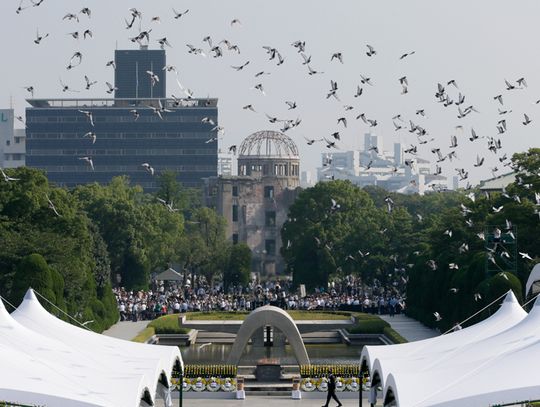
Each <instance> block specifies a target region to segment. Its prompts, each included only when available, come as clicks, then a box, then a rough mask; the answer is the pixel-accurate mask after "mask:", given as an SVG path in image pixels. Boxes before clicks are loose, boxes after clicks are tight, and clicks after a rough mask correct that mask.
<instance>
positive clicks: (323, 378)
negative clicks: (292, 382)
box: [300, 365, 369, 392]
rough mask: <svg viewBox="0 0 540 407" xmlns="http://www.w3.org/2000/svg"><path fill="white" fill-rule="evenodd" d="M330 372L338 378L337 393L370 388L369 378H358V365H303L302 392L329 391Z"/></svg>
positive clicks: (301, 368) (301, 371) (301, 370)
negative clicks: (328, 377)
mask: <svg viewBox="0 0 540 407" xmlns="http://www.w3.org/2000/svg"><path fill="white" fill-rule="evenodd" d="M330 370H332V373H333V374H334V375H335V376H336V391H359V390H360V386H361V385H362V387H363V388H364V389H366V388H367V387H369V377H368V376H364V377H363V378H359V377H358V375H359V374H360V367H359V366H357V365H302V366H300V375H301V377H302V379H301V382H300V388H301V389H302V391H305V392H311V391H315V390H318V391H321V392H325V391H327V390H328V379H327V376H328V375H329V374H330Z"/></svg>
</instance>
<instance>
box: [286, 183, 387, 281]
mask: <svg viewBox="0 0 540 407" xmlns="http://www.w3.org/2000/svg"><path fill="white" fill-rule="evenodd" d="M381 222H382V216H381V212H380V210H378V209H377V208H375V206H374V205H373V201H372V200H371V198H370V196H369V195H368V194H367V193H366V192H365V191H362V190H361V189H360V188H358V187H356V186H354V185H353V184H351V183H350V182H348V181H332V182H320V183H318V184H317V185H315V186H314V187H313V188H308V189H306V190H304V191H302V192H301V193H300V194H299V196H298V198H297V199H296V201H295V202H294V204H293V205H292V206H291V207H290V209H289V219H288V220H287V222H285V225H284V226H283V228H282V231H281V239H282V241H283V242H285V243H284V245H283V247H282V255H283V256H284V258H285V261H286V263H287V268H288V271H289V272H293V283H294V284H295V285H298V284H306V286H307V287H309V288H314V287H318V286H319V287H321V286H322V287H326V285H327V283H328V280H329V278H330V277H331V276H332V275H338V274H339V273H341V272H344V271H347V272H355V273H363V272H367V267H366V263H365V261H364V258H362V257H361V256H360V255H359V253H358V250H360V251H362V252H364V251H365V252H368V251H371V249H372V248H375V247H376V246H378V247H381V243H380V239H381V229H382V227H381Z"/></svg>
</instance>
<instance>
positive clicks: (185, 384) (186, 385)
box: [177, 377, 191, 391]
mask: <svg viewBox="0 0 540 407" xmlns="http://www.w3.org/2000/svg"><path fill="white" fill-rule="evenodd" d="M177 388H178V385H177ZM190 390H191V380H190V379H189V377H184V380H182V391H190Z"/></svg>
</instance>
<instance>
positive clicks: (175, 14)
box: [172, 8, 189, 20]
mask: <svg viewBox="0 0 540 407" xmlns="http://www.w3.org/2000/svg"><path fill="white" fill-rule="evenodd" d="M172 11H173V13H174V18H175V19H176V20H178V19H179V18H180V17H182V16H185V15H186V14H187V13H189V9H186V11H184V12H183V13H179V12H178V11H176V10H175V9H174V8H173V9H172Z"/></svg>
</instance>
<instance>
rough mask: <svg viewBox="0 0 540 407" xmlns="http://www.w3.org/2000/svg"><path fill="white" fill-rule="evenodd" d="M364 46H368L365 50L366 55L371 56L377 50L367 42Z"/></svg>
mask: <svg viewBox="0 0 540 407" xmlns="http://www.w3.org/2000/svg"><path fill="white" fill-rule="evenodd" d="M366 47H368V51H367V52H366V55H367V56H368V57H372V56H373V55H376V54H377V51H375V48H373V47H372V46H371V45H369V44H367V45H366Z"/></svg>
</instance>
